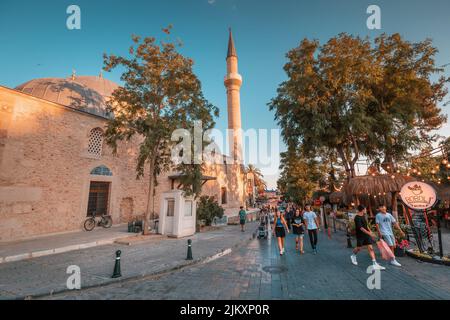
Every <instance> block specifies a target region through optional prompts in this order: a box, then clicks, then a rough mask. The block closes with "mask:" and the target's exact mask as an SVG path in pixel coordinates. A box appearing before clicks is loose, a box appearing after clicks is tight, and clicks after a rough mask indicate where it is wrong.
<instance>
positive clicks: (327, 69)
mask: <svg viewBox="0 0 450 320" xmlns="http://www.w3.org/2000/svg"><path fill="white" fill-rule="evenodd" d="M370 50H371V49H370V43H369V42H368V41H367V40H362V39H360V38H353V37H351V36H349V35H346V34H341V35H339V36H338V37H337V38H332V39H331V40H330V41H329V42H328V43H327V44H325V45H324V46H322V47H320V46H319V43H318V42H317V41H309V40H307V39H304V40H303V41H302V42H301V43H300V45H299V47H297V48H295V49H292V50H291V51H289V52H288V54H287V58H288V60H289V61H288V63H287V64H286V65H285V67H284V70H285V71H286V73H287V76H288V80H287V81H285V82H283V83H282V84H281V85H280V86H279V88H278V96H277V97H276V98H274V99H272V101H271V102H270V103H269V106H270V110H275V119H276V120H277V121H278V123H279V125H280V126H281V128H282V135H283V138H284V140H285V142H287V143H289V144H293V145H301V146H302V147H303V148H304V149H305V150H306V152H308V153H311V152H312V153H317V152H318V150H319V149H320V148H325V149H327V152H329V150H332V152H335V153H337V154H338V155H339V157H340V158H341V161H342V164H343V165H344V167H345V169H346V171H347V174H348V176H349V177H352V176H354V175H355V164H356V162H357V160H358V159H359V156H360V154H361V153H366V149H368V147H369V146H367V145H365V144H364V143H362V142H363V141H364V140H365V137H366V136H367V135H368V134H369V129H368V127H367V124H369V128H370V120H371V119H370V117H368V116H367V114H366V112H365V110H364V106H365V105H366V104H367V99H368V98H369V95H368V92H367V89H366V86H365V83H366V82H367V81H368V79H367V78H368V75H370V74H371V69H372V62H373V61H372V60H373V58H372V56H371V55H370Z"/></svg>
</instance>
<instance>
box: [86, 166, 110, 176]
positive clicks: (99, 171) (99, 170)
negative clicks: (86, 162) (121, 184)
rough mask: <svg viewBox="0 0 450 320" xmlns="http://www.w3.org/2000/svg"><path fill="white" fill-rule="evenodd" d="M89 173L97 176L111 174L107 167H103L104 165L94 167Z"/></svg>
mask: <svg viewBox="0 0 450 320" xmlns="http://www.w3.org/2000/svg"><path fill="white" fill-rule="evenodd" d="M91 174H94V175H97V176H112V172H111V170H109V168H108V167H105V166H99V167H97V168H94V169H93V170H92V171H91Z"/></svg>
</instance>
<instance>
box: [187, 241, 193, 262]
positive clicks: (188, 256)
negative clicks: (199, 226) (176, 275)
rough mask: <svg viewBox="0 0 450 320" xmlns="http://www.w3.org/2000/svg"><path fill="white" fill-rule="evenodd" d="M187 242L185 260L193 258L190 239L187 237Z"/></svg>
mask: <svg viewBox="0 0 450 320" xmlns="http://www.w3.org/2000/svg"><path fill="white" fill-rule="evenodd" d="M187 243H188V248H187V257H186V260H193V259H194V258H192V240H191V239H188V241H187Z"/></svg>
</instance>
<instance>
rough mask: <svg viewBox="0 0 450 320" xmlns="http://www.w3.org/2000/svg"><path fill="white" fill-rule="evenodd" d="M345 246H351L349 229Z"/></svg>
mask: <svg viewBox="0 0 450 320" xmlns="http://www.w3.org/2000/svg"><path fill="white" fill-rule="evenodd" d="M347 248H353V245H352V238H351V236H350V232H349V231H347Z"/></svg>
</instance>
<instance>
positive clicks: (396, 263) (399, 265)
mask: <svg viewBox="0 0 450 320" xmlns="http://www.w3.org/2000/svg"><path fill="white" fill-rule="evenodd" d="M391 264H392V265H393V266H396V267H401V266H402V265H401V264H400V263H398V261H397V260H395V259H394V260H391Z"/></svg>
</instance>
